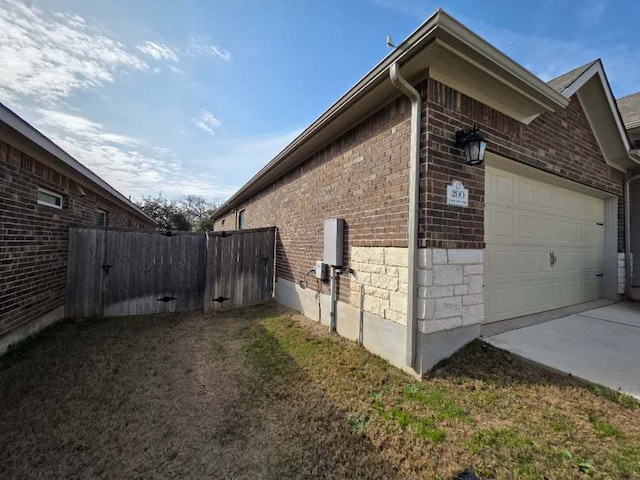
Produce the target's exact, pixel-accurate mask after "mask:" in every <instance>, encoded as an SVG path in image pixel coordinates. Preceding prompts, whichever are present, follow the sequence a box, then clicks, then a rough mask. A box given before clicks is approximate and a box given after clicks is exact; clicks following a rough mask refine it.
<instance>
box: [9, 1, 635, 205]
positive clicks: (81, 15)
mask: <svg viewBox="0 0 640 480" xmlns="http://www.w3.org/2000/svg"><path fill="white" fill-rule="evenodd" d="M525 4H526V5H527V6H526V8H525V7H524V5H525ZM438 7H442V8H444V9H445V10H446V11H447V12H448V13H450V14H451V15H453V16H454V17H456V18H457V19H458V20H460V21H461V22H462V23H464V24H465V25H467V26H468V27H469V28H471V29H472V30H474V31H475V32H476V33H478V34H479V35H480V36H482V37H484V38H485V39H486V40H488V41H489V42H491V43H492V44H494V45H495V46H496V47H498V48H499V49H501V50H502V51H503V52H505V53H506V54H507V55H509V56H511V57H512V58H514V59H515V60H516V61H518V62H519V63H521V64H522V65H523V66H525V67H526V68H528V69H529V70H531V71H532V72H534V73H535V74H537V75H539V76H540V77H542V78H543V79H544V80H548V79H550V78H552V77H554V76H556V75H559V74H561V73H564V72H566V71H568V70H570V69H572V68H574V67H576V66H579V65H582V64H584V63H586V62H588V61H591V60H593V59H595V58H598V57H601V58H602V59H603V62H604V65H605V69H606V71H607V73H608V75H609V80H610V82H611V84H612V87H613V90H614V93H615V95H616V96H618V97H620V96H624V95H627V94H630V93H634V92H636V91H638V90H640V49H639V48H638V47H637V44H638V33H637V21H638V20H637V19H638V18H640V2H636V1H627V2H622V1H618V2H614V1H607V0H582V1H568V0H567V1H564V0H554V1H550V0H541V1H539V2H536V3H535V4H534V3H531V2H514V1H493V2H483V3H478V2H477V1H474V2H472V1H466V0H458V1H451V2H446V1H445V2H431V1H418V0H395V1H394V0H342V1H333V0H325V1H321V2H318V1H314V0H309V1H307V0H286V1H285V0H269V1H267V0H244V1H242V2H240V1H237V2H219V1H214V0H209V1H196V0H182V1H180V2H176V1H165V0H155V1H151V0H136V1H135V2H133V1H131V0H126V1H121V0H110V1H109V2H102V1H100V2H98V1H86V0H85V1H78V0H66V1H61V0H39V1H38V0H36V1H32V2H26V3H21V2H19V1H9V0H0V65H2V75H1V76H0V101H1V102H3V103H4V104H5V105H7V106H8V107H9V108H11V109H13V110H14V111H16V112H17V113H18V114H19V115H21V116H22V117H23V118H25V119H26V120H27V121H29V122H31V123H32V124H33V125H34V126H35V127H36V128H38V129H40V130H41V131H43V132H44V133H46V134H47V135H49V136H50V137H51V138H52V139H53V140H54V141H56V142H57V143H58V144H59V145H60V146H62V147H63V148H65V149H66V150H67V151H68V152H69V153H71V154H72V155H74V156H75V157H76V158H77V159H78V160H80V161H82V162H83V163H85V164H86V165H87V166H88V167H90V168H92V169H93V170H94V171H95V172H96V173H98V174H99V175H101V176H102V177H103V178H104V179H105V180H107V181H108V182H110V183H111V184H112V185H113V186H114V187H116V188H117V189H119V190H120V191H121V192H123V193H124V194H126V195H132V196H133V197H136V198H140V197H142V196H143V195H156V194H158V193H162V194H164V195H165V196H168V197H177V196H179V195H184V194H188V193H195V194H199V195H203V196H205V197H207V198H213V197H228V196H229V195H230V194H232V193H233V192H234V191H235V190H236V189H237V188H239V187H240V186H241V185H242V184H243V183H244V182H246V181H247V180H248V179H249V178H251V176H252V175H253V174H254V173H256V172H257V171H258V169H259V168H260V167H261V166H263V165H264V164H265V163H266V162H267V161H269V160H270V159H271V158H272V157H273V156H274V155H275V154H276V153H277V152H278V151H280V150H281V149H282V148H283V147H284V146H285V145H286V144H287V143H288V142H289V141H290V140H292V139H293V138H294V137H295V135H296V134H297V133H299V132H300V131H301V130H302V129H303V128H305V127H306V126H307V125H309V124H310V123H311V122H312V121H313V120H314V119H315V118H317V117H318V116H319V115H320V114H321V113H322V112H323V111H324V110H325V109H326V108H328V107H329V106H330V105H331V104H332V103H333V102H334V101H335V100H337V98H338V97H339V96H340V95H342V94H343V93H344V92H345V91H346V90H347V89H348V88H349V87H351V86H352V85H353V84H354V83H355V82H356V81H357V80H359V79H360V78H361V77H362V76H363V75H364V74H366V73H367V72H368V70H369V69H370V68H371V67H372V66H374V65H375V64H376V63H377V62H378V61H379V60H380V59H381V58H383V57H384V56H385V55H386V54H387V53H388V48H387V46H386V45H385V38H386V35H387V34H390V35H392V37H393V38H394V39H395V40H396V42H400V41H401V40H402V39H404V38H405V37H406V36H407V35H408V34H409V33H411V32H412V31H413V30H414V29H416V28H417V27H418V26H419V25H420V24H421V23H422V22H423V21H424V20H425V19H426V18H427V17H428V16H429V15H431V14H432V13H433V12H434V11H435V10H436V9H437V8H438Z"/></svg>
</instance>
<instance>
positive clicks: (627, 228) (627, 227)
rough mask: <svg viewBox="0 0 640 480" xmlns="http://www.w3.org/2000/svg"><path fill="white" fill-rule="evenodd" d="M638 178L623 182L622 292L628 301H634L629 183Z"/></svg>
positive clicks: (628, 178)
mask: <svg viewBox="0 0 640 480" xmlns="http://www.w3.org/2000/svg"><path fill="white" fill-rule="evenodd" d="M638 178H640V173H637V174H635V175H632V176H628V177H627V179H626V180H625V182H624V292H625V294H626V296H627V299H628V300H634V298H633V288H631V271H632V269H631V256H632V252H631V182H633V181H634V180H637V179H638Z"/></svg>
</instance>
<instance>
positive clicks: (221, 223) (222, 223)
mask: <svg viewBox="0 0 640 480" xmlns="http://www.w3.org/2000/svg"><path fill="white" fill-rule="evenodd" d="M220 225H222V226H224V218H223V219H222V222H220Z"/></svg>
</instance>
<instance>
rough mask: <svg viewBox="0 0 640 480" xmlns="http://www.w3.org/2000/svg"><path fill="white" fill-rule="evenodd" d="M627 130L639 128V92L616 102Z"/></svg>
mask: <svg viewBox="0 0 640 480" xmlns="http://www.w3.org/2000/svg"><path fill="white" fill-rule="evenodd" d="M616 103H617V104H618V110H620V115H622V121H623V122H624V126H625V127H626V128H627V129H631V128H636V127H640V92H638V93H634V94H631V95H627V96H626V97H622V98H619V99H617V100H616Z"/></svg>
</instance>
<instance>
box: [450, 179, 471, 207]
mask: <svg viewBox="0 0 640 480" xmlns="http://www.w3.org/2000/svg"><path fill="white" fill-rule="evenodd" d="M447 205H455V206H457V207H468V206H469V189H468V188H464V185H462V182H458V181H457V180H454V181H452V182H451V185H447Z"/></svg>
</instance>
